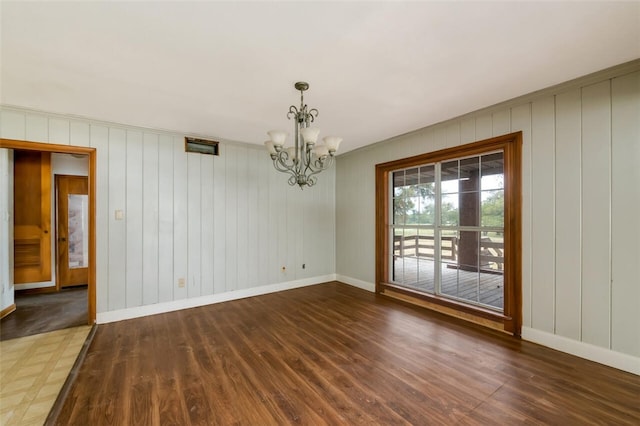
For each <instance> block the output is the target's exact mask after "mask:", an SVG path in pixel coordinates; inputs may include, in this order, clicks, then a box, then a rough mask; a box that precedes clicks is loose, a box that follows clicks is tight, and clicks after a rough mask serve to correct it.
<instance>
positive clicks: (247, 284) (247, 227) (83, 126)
mask: <svg viewBox="0 0 640 426" xmlns="http://www.w3.org/2000/svg"><path fill="white" fill-rule="evenodd" d="M0 114H1V115H0V137H2V138H6V139H17V140H28V141H32V142H43V143H56V144H63V145H75V146H90V147H94V148H96V149H97V170H96V173H97V176H96V178H97V180H96V183H97V185H96V192H97V198H96V215H97V217H96V226H97V239H96V245H97V247H96V251H97V253H96V254H97V265H96V279H97V283H96V287H97V288H96V291H97V311H98V313H104V312H109V311H114V310H118V309H123V308H134V307H139V306H145V305H151V304H154V303H160V302H170V301H176V300H180V299H186V298H194V297H198V296H207V295H212V294H219V293H224V292H229V291H234V290H240V289H247V288H252V287H259V286H263V285H268V284H276V283H284V282H289V281H294V280H299V279H305V278H313V277H322V276H326V275H332V274H334V273H335V172H334V170H330V171H327V172H324V173H323V174H322V175H321V176H320V177H319V179H318V184H317V185H316V186H315V187H313V188H307V189H305V190H304V191H302V190H300V188H298V187H296V188H292V187H290V186H289V185H288V184H287V179H286V176H285V175H283V174H282V173H279V172H277V171H275V170H274V168H273V166H272V164H271V160H270V159H269V157H268V155H267V154H266V152H265V151H264V149H263V148H262V147H261V146H254V145H249V144H238V143H226V142H222V143H221V144H220V156H218V157H214V156H208V155H201V154H196V153H189V154H187V153H185V152H184V139H183V135H178V134H171V133H166V132H154V131H151V130H144V129H138V128H133V127H126V126H119V125H113V124H108V123H101V122H96V121H89V120H80V119H70V118H66V117H60V116H56V115H53V114H44V113H36V112H31V111H28V110H22V109H18V108H9V107H3V108H2V110H1V111H0ZM116 211H122V213H123V216H124V217H123V219H122V220H116V215H115V213H116ZM303 264H305V268H302V265H303ZM282 267H285V270H284V271H283V270H282ZM181 279H184V283H185V285H184V287H180V286H178V282H179V280H181Z"/></svg>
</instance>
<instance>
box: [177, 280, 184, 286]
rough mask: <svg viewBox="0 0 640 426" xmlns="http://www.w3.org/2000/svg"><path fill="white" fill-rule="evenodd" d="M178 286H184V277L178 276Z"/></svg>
mask: <svg viewBox="0 0 640 426" xmlns="http://www.w3.org/2000/svg"><path fill="white" fill-rule="evenodd" d="M178 287H180V288H182V287H184V278H178Z"/></svg>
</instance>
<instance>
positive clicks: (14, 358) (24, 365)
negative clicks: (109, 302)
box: [0, 325, 91, 426]
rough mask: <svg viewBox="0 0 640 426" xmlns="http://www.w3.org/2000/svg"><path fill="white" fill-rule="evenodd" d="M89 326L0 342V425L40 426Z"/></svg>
mask: <svg viewBox="0 0 640 426" xmlns="http://www.w3.org/2000/svg"><path fill="white" fill-rule="evenodd" d="M90 330H91V327H90V326H88V325H87V326H82V327H74V328H66V329H63V330H56V331H52V332H49V333H43V334H36V335H33V336H27V337H21V338H17V339H11V340H5V341H3V342H0V389H1V390H0V424H2V425H6V426H9V425H20V426H30V425H42V424H43V423H44V421H45V419H46V418H47V415H48V414H49V411H50V410H51V407H52V406H53V403H54V402H55V400H56V397H57V396H58V393H59V392H60V389H61V388H62V385H63V384H64V381H65V380H66V378H67V375H68V374H69V371H71V367H73V364H74V362H75V360H76V357H77V356H78V353H80V349H81V348H82V345H83V343H84V341H85V340H86V338H87V335H88V334H89V331H90Z"/></svg>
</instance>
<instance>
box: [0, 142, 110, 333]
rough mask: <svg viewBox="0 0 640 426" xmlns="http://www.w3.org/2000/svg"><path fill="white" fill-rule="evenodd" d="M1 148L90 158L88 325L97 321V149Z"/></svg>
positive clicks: (55, 146)
mask: <svg viewBox="0 0 640 426" xmlns="http://www.w3.org/2000/svg"><path fill="white" fill-rule="evenodd" d="M0 148H7V149H21V150H24V151H43V152H55V153H61V154H85V155H88V156H89V176H88V178H89V280H88V281H89V283H88V291H87V292H88V295H87V297H88V309H87V310H88V318H87V323H88V324H93V323H95V321H96V259H97V258H96V176H97V175H96V155H97V150H96V149H95V148H89V147H83V146H72V145H58V144H49V143H41V142H29V141H19V140H15V139H1V138H0Z"/></svg>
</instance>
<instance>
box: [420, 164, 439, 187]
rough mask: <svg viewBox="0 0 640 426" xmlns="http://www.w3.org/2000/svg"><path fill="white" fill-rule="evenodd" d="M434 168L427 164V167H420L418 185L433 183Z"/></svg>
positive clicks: (434, 179)
mask: <svg viewBox="0 0 640 426" xmlns="http://www.w3.org/2000/svg"><path fill="white" fill-rule="evenodd" d="M435 175H436V166H435V165H433V164H429V165H427V166H422V167H420V183H421V184H425V183H435V181H436V178H435Z"/></svg>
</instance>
